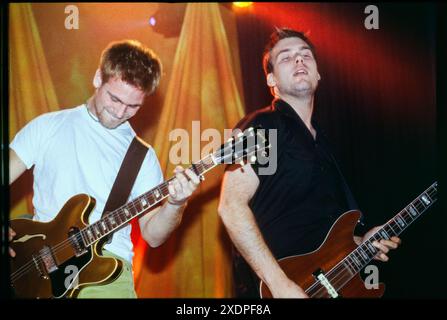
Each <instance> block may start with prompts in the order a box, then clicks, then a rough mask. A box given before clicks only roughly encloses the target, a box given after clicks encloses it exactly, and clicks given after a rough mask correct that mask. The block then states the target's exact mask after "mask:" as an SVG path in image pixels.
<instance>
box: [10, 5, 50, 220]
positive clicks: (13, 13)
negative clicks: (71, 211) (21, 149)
mask: <svg viewBox="0 0 447 320" xmlns="http://www.w3.org/2000/svg"><path fill="white" fill-rule="evenodd" d="M9 21H10V24H9V136H10V140H12V138H13V137H14V135H15V134H16V133H17V131H18V130H20V129H21V128H22V127H23V126H24V125H25V124H26V123H28V122H29V121H30V120H31V119H33V118H35V117H36V116H38V115H40V114H42V113H45V112H49V111H53V110H57V109H58V102H57V97H56V93H55V90H54V87H53V83H52V81H51V77H50V73H49V71H48V66H47V62H46V59H45V54H44V51H43V48H42V43H41V40H40V36H39V30H38V28H37V25H36V21H35V19H34V16H33V12H32V9H31V4H29V3H24V4H10V5H9ZM28 175H29V173H28ZM29 178H30V177H24V178H22V179H21V181H20V182H17V183H15V184H14V185H13V190H11V196H12V199H11V205H12V206H11V218H13V217H17V216H20V215H23V214H25V213H31V212H32V204H31V186H32V185H31V184H30V181H29ZM22 182H23V183H22Z"/></svg>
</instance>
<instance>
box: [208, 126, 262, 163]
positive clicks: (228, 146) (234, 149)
mask: <svg viewBox="0 0 447 320" xmlns="http://www.w3.org/2000/svg"><path fill="white" fill-rule="evenodd" d="M268 148H270V144H269V143H268V141H267V139H266V137H265V130H264V129H261V128H253V127H250V128H248V129H246V130H245V131H244V132H241V131H240V132H239V133H237V134H235V135H234V136H233V137H231V138H230V139H228V141H227V142H226V143H224V144H223V145H222V146H221V147H220V148H219V149H218V150H217V151H216V152H215V153H214V160H215V161H216V162H217V163H225V164H232V163H241V164H243V163H244V162H250V163H254V162H255V161H256V159H257V157H259V154H261V155H263V156H265V154H266V149H268Z"/></svg>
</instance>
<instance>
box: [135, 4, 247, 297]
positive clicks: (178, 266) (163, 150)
mask: <svg viewBox="0 0 447 320" xmlns="http://www.w3.org/2000/svg"><path fill="white" fill-rule="evenodd" d="M234 52H235V48H234V47H231V49H230V44H229V40H228V37H227V34H226V31H225V27H224V24H223V21H222V17H221V13H220V11H219V6H218V4H217V3H194V4H188V6H187V8H186V12H185V17H184V22H183V26H182V31H181V34H180V39H179V43H178V46H177V51H176V55H175V61H174V69H173V71H172V75H171V78H170V83H169V85H168V89H167V93H166V98H165V102H164V105H163V109H162V114H161V118H160V122H159V125H158V128H157V134H156V138H155V141H154V143H153V146H154V148H155V150H156V152H157V155H158V157H159V160H160V164H161V167H162V170H163V172H164V173H165V175H166V178H168V177H169V176H171V175H172V170H173V169H174V167H175V164H174V163H172V162H171V161H170V160H171V159H169V151H170V149H171V147H172V146H173V145H174V144H175V143H177V142H178V141H169V139H168V137H169V134H170V132H171V131H172V130H173V129H175V128H183V129H185V130H187V131H188V132H189V141H190V143H191V146H190V148H189V149H190V151H191V150H197V149H199V148H200V147H203V146H204V145H206V144H208V143H209V142H208V141H202V142H201V141H198V138H199V137H197V136H195V137H194V135H193V134H192V132H193V125H192V122H193V121H200V129H201V131H203V130H204V129H207V128H215V129H217V130H218V131H219V132H220V134H221V137H222V140H221V143H223V142H224V141H223V132H224V129H225V128H232V127H233V126H234V125H235V124H236V123H237V121H238V120H239V119H240V118H241V117H242V116H243V114H244V111H243V110H244V108H243V104H242V99H241V96H240V92H239V88H238V83H240V82H238V81H239V80H240V79H237V76H239V75H240V71H239V70H235V64H234V63H233V61H232V57H233V55H234ZM237 66H238V65H237ZM196 125H197V123H196ZM193 138H196V139H194V140H193V141H192V139H193ZM204 140H206V139H205V138H204ZM191 156H192V159H191ZM197 157H198V155H195V154H194V155H191V154H190V160H192V161H193V162H195V161H197V160H199V159H197ZM201 157H203V155H202V156H201ZM184 167H185V165H184ZM223 169H224V168H223V166H220V167H217V168H215V169H213V171H211V172H209V173H207V174H206V176H205V181H204V182H203V183H202V185H201V186H200V187H199V190H198V192H197V194H196V196H195V197H194V198H193V199H191V200H190V203H189V205H188V207H187V209H186V211H185V213H184V218H183V222H182V224H181V226H180V227H179V229H178V230H177V231H176V232H175V233H174V234H173V235H172V237H171V238H170V239H169V240H168V241H167V242H166V243H165V244H164V245H163V246H161V247H159V248H155V249H152V248H148V246H147V245H146V243H145V242H144V240H142V239H140V240H139V241H138V243H137V245H136V248H135V249H136V253H135V258H134V272H135V280H136V289H137V294H138V295H139V297H229V296H230V295H231V273H230V270H231V267H230V266H231V264H230V256H229V253H230V247H229V241H228V239H227V238H226V233H225V231H224V229H223V226H222V224H221V222H220V220H219V217H218V214H217V206H218V200H219V191H220V183H221V179H222V174H223Z"/></svg>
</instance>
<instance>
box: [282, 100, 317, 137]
mask: <svg viewBox="0 0 447 320" xmlns="http://www.w3.org/2000/svg"><path fill="white" fill-rule="evenodd" d="M280 98H281V99H282V100H284V101H285V102H287V103H288V104H289V105H290V106H291V107H292V108H293V110H295V112H296V113H297V114H298V115H299V117H300V118H301V120H303V122H304V124H305V125H306V127H307V128H308V129H309V130H311V131H312V130H313V128H312V123H311V120H312V113H313V110H314V96H313V95H311V96H306V97H293V96H284V97H280Z"/></svg>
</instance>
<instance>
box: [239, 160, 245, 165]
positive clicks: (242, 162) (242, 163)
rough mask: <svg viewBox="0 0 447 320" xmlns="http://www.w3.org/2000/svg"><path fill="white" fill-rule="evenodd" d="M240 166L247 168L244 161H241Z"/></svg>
mask: <svg viewBox="0 0 447 320" xmlns="http://www.w3.org/2000/svg"><path fill="white" fill-rule="evenodd" d="M239 164H240V165H241V167H243V166H245V163H244V160H243V159H241V161H239Z"/></svg>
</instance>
